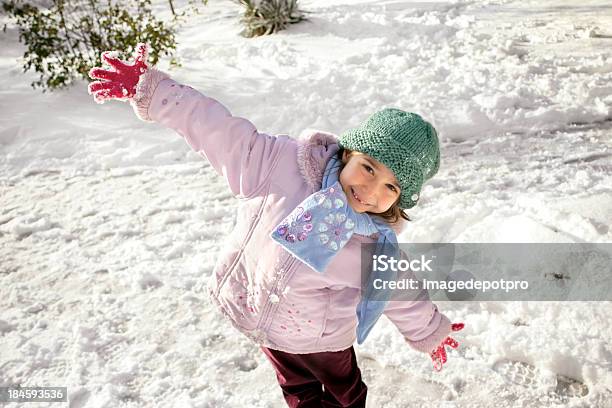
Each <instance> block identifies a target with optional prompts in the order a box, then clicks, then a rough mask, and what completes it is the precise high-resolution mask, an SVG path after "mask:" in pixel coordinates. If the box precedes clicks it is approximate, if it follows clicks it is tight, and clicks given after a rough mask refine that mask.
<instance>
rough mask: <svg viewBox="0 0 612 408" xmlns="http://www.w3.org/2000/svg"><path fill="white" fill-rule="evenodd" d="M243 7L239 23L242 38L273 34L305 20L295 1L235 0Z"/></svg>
mask: <svg viewBox="0 0 612 408" xmlns="http://www.w3.org/2000/svg"><path fill="white" fill-rule="evenodd" d="M237 2H238V3H239V4H241V5H242V6H243V7H244V9H245V10H244V15H243V16H242V19H241V20H240V22H241V23H242V24H243V25H244V27H245V28H244V30H242V32H241V33H240V34H241V35H243V36H244V37H256V36H259V35H267V34H273V33H275V32H277V31H280V30H283V29H285V28H286V27H287V26H288V25H289V24H295V23H298V22H300V21H302V20H306V17H304V14H305V13H304V12H303V11H300V10H298V5H297V0H237Z"/></svg>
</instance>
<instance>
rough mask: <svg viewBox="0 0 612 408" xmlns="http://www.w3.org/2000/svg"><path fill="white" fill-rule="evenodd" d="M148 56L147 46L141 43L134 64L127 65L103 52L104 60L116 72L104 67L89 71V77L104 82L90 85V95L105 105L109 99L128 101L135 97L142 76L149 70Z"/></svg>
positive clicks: (137, 48)
mask: <svg viewBox="0 0 612 408" xmlns="http://www.w3.org/2000/svg"><path fill="white" fill-rule="evenodd" d="M147 54H148V50H147V45H146V44H144V43H139V44H138V45H137V46H136V51H135V53H134V60H135V61H134V63H133V64H126V63H125V62H123V61H120V60H119V59H117V58H114V57H112V56H111V52H109V51H105V52H103V53H102V60H103V61H105V62H107V63H108V65H110V67H111V68H114V70H113V69H105V68H104V67H94V68H92V69H91V70H90V71H89V77H90V78H92V79H101V80H102V81H95V82H92V83H90V84H89V86H88V87H87V89H88V92H89V94H90V95H93V96H94V99H95V101H96V102H98V103H104V101H106V100H108V99H119V100H126V99H129V98H132V97H134V95H136V85H137V84H138V80H139V79H140V76H141V75H142V74H144V73H145V71H146V70H147V69H148V68H149V67H148V65H147V62H146V61H147Z"/></svg>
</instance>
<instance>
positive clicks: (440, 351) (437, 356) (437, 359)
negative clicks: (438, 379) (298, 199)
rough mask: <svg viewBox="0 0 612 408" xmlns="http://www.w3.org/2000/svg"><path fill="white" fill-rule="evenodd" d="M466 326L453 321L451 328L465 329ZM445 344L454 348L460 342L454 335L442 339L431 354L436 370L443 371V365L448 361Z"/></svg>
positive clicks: (455, 329)
mask: <svg viewBox="0 0 612 408" xmlns="http://www.w3.org/2000/svg"><path fill="white" fill-rule="evenodd" d="M464 326H465V325H464V324H463V323H453V324H451V330H452V331H459V330H461V329H463V327H464ZM445 345H448V346H451V347H452V348H454V349H456V348H457V347H459V343H458V342H457V341H456V340H454V339H453V338H452V337H450V336H448V337H446V338H445V339H444V340H443V341H442V343H440V345H439V346H438V347H437V348H436V349H435V350H434V351H432V352H431V353H430V354H429V355H430V356H431V359H432V360H433V363H434V369H435V370H436V371H441V370H442V365H443V364H444V363H446V350H445V349H444V346H445Z"/></svg>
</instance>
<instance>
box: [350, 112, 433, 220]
mask: <svg viewBox="0 0 612 408" xmlns="http://www.w3.org/2000/svg"><path fill="white" fill-rule="evenodd" d="M338 142H339V144H340V147H342V148H346V149H350V150H356V151H358V152H361V153H365V154H367V155H369V156H371V157H373V158H375V159H376V160H378V161H379V162H381V163H383V164H384V165H385V166H387V167H388V168H389V169H391V170H392V171H393V173H394V174H395V177H396V178H397V181H398V182H399V185H400V187H401V188H402V191H401V194H400V201H399V206H400V207H401V208H412V207H414V206H415V205H416V203H417V201H418V199H419V193H420V192H421V187H422V186H423V183H425V181H427V180H429V179H430V178H432V177H433V176H434V175H435V174H436V173H437V172H438V168H439V167H440V147H439V142H438V134H437V132H436V130H435V129H434V127H433V126H432V125H431V124H430V123H428V122H426V121H425V120H423V118H421V117H420V116H419V115H417V114H416V113H410V112H404V111H402V110H400V109H394V108H386V109H383V110H381V111H378V112H376V113H374V114H373V115H372V116H370V117H369V118H368V119H367V120H366V121H365V122H363V123H362V124H361V125H360V126H359V127H358V128H356V129H351V130H348V131H346V132H344V133H343V134H341V135H340V137H339V139H338Z"/></svg>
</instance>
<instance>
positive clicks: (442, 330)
mask: <svg viewBox="0 0 612 408" xmlns="http://www.w3.org/2000/svg"><path fill="white" fill-rule="evenodd" d="M451 331H452V330H451V322H450V320H448V317H446V316H444V315H443V314H441V313H440V325H439V326H438V328H437V329H436V330H435V331H434V332H433V333H431V334H430V335H429V336H427V337H425V338H424V339H421V340H417V341H414V340H409V339H407V338H406V342H407V343H408V344H409V345H410V346H411V347H412V348H413V349H415V350H417V351H420V352H422V353H428V354H429V353H431V352H432V351H434V349H436V348H437V347H438V346H439V345H440V343H442V341H443V340H444V339H445V338H446V336H448V335H449V334H450V333H451Z"/></svg>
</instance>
